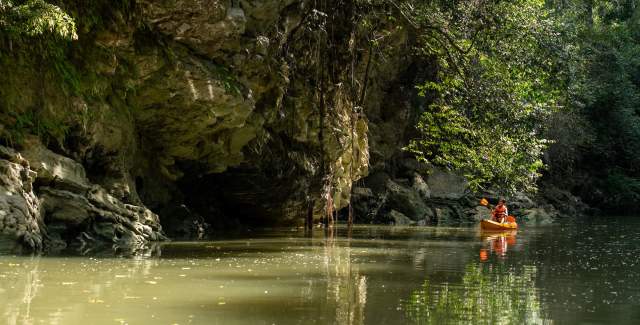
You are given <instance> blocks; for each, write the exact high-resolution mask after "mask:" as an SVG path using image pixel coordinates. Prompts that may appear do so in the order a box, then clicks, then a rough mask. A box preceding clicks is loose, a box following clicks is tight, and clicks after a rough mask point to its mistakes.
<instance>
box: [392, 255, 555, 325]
mask: <svg viewBox="0 0 640 325" xmlns="http://www.w3.org/2000/svg"><path fill="white" fill-rule="evenodd" d="M536 273H537V271H536V268H535V267H533V266H529V267H524V268H522V269H521V270H519V271H515V270H503V269H500V268H499V267H494V266H491V265H487V264H475V263H474V264H469V265H467V267H466V269H465V273H464V276H463V278H462V283H459V284H458V283H441V284H438V283H432V282H431V281H430V280H428V279H427V280H425V281H424V283H423V284H422V286H420V287H419V288H418V289H416V290H414V291H413V292H412V293H411V295H410V297H409V299H407V300H404V301H402V307H403V309H404V310H405V313H406V315H407V318H409V319H410V320H412V321H414V322H416V323H419V324H451V323H465V324H478V323H486V324H540V323H543V320H544V319H543V318H544V316H543V315H542V312H541V308H540V299H539V295H538V291H537V290H536V286H535V277H536Z"/></svg>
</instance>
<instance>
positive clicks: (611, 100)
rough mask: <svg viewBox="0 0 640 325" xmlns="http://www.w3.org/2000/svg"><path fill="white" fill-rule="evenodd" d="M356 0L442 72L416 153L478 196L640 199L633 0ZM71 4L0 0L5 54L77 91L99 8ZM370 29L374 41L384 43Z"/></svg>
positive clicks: (598, 201)
mask: <svg viewBox="0 0 640 325" xmlns="http://www.w3.org/2000/svg"><path fill="white" fill-rule="evenodd" d="M354 1H355V3H354V5H355V6H356V8H357V10H359V11H361V13H362V14H361V15H362V17H364V18H363V19H362V22H361V23H362V24H363V26H364V28H374V27H371V25H367V24H369V23H370V22H372V21H374V20H375V19H379V18H380V17H385V18H386V19H387V20H388V21H392V22H395V23H396V24H397V25H398V26H400V27H402V28H410V29H412V30H413V32H414V33H415V35H416V37H417V39H418V44H419V45H418V46H417V47H416V48H415V51H416V55H420V56H424V57H425V58H429V59H430V60H432V61H433V62H436V67H437V74H436V75H437V77H436V78H435V79H434V80H431V81H429V82H426V83H424V84H418V85H415V86H416V87H417V88H418V89H419V91H420V94H421V95H422V96H424V97H426V98H427V99H428V100H427V102H428V103H429V104H427V105H426V107H423V108H421V109H422V110H423V113H422V116H421V118H420V119H419V122H418V123H417V125H416V128H417V130H418V131H419V132H418V134H419V136H417V137H416V138H415V139H413V140H412V141H411V142H410V144H409V145H408V146H407V148H406V149H407V150H409V151H411V152H413V153H415V155H416V156H417V157H418V158H419V159H421V160H424V161H427V162H430V163H433V164H435V165H439V166H444V167H447V168H449V169H453V170H458V171H461V172H462V173H463V174H464V175H465V176H466V177H467V178H468V179H469V180H470V181H471V186H472V188H474V189H476V190H479V191H482V190H487V189H491V188H493V189H500V190H501V191H506V192H516V191H535V190H536V189H537V188H538V186H539V184H540V182H542V184H545V186H554V187H558V188H563V189H568V190H570V191H571V192H572V193H574V194H576V195H578V196H580V197H582V198H583V199H584V200H585V201H586V202H587V203H589V204H592V205H595V206H601V207H606V208H612V209H615V210H617V211H628V209H634V208H636V206H637V202H638V201H640V105H639V103H640V92H639V89H638V88H639V86H640V3H639V2H638V1H636V0H548V1H543V0H514V1H500V0H478V1H467V0H463V1H458V0H431V1H415V0H404V1H402V0H389V1H379V0H354ZM113 5H114V6H116V5H117V6H127V7H133V6H134V5H135V4H132V3H129V2H127V3H126V4H122V3H120V2H118V3H117V4H115V3H114V4H113ZM65 7H70V8H76V9H77V8H81V7H82V5H74V6H65V5H64V4H62V3H59V2H58V1H50V2H46V1H43V0H27V1H21V0H9V1H7V0H2V1H0V35H1V36H0V37H1V40H0V42H1V44H2V49H1V50H0V55H1V56H3V58H2V59H3V60H7V54H8V53H10V51H12V48H13V46H15V44H17V43H20V42H23V43H29V42H31V43H32V46H34V47H35V48H37V51H38V52H39V53H40V55H42V56H43V57H44V58H46V60H44V61H43V62H47V63H51V64H54V65H55V67H56V71H58V72H59V73H60V74H61V79H62V80H63V81H67V82H69V83H70V85H71V86H70V89H71V90H72V91H73V89H80V88H82V87H81V85H77V84H75V83H77V82H78V81H77V80H76V79H74V78H73V77H72V76H68V75H67V74H69V73H70V72H69V70H68V69H65V65H64V55H65V49H67V48H68V47H70V46H73V44H74V43H73V42H74V40H76V39H77V37H78V36H77V31H76V28H79V27H78V26H77V25H76V24H77V23H78V20H79V19H80V20H83V19H85V20H88V21H91V19H90V17H88V15H91V13H82V12H65V9H64V8H65ZM83 14H86V15H87V16H82V15H83ZM74 17H75V18H74ZM93 23H94V24H97V23H99V22H93ZM82 24H84V27H85V28H88V27H87V26H90V25H91V24H90V23H87V22H86V21H85V22H82ZM372 35H373V36H372V38H371V43H372V46H379V47H384V43H379V42H378V39H376V37H374V36H380V35H376V34H375V33H372ZM16 123H22V124H23V125H22V127H25V128H29V127H31V128H36V127H38V128H42V127H43V125H44V130H42V133H47V132H49V133H51V132H54V131H55V130H56V128H55V127H46V126H47V124H46V123H33V122H32V121H22V122H21V121H16ZM56 136H59V135H56ZM540 179H542V181H540Z"/></svg>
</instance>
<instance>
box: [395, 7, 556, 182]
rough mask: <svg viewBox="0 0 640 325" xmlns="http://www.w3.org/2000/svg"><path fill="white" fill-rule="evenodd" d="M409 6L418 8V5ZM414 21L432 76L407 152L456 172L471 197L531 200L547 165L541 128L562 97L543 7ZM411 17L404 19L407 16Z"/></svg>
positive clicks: (438, 14) (438, 12) (446, 13)
mask: <svg viewBox="0 0 640 325" xmlns="http://www.w3.org/2000/svg"><path fill="white" fill-rule="evenodd" d="M414 5H415V4H414ZM416 6H417V8H415V9H414V10H412V11H411V12H412V13H413V14H412V16H411V18H409V19H410V21H412V23H413V24H414V25H415V26H416V28H417V30H418V31H419V32H420V37H421V41H422V43H421V44H422V46H421V47H420V49H419V50H420V51H421V52H422V53H423V54H424V55H426V56H429V57H433V58H435V59H436V61H437V64H438V75H437V79H436V80H434V81H429V82H427V83H425V84H423V85H419V86H418V89H419V90H420V94H421V95H423V96H426V97H428V98H429V99H431V100H432V104H431V105H429V106H428V107H427V108H426V109H425V111H424V113H423V115H422V117H421V120H420V122H419V124H418V130H419V131H420V137H418V138H417V139H414V140H413V141H411V143H410V144H409V146H408V150H410V151H411V152H413V153H415V154H416V156H417V157H418V158H419V159H421V160H424V161H427V162H429V163H432V164H435V165H439V166H443V167H446V168H449V169H453V170H458V171H460V172H462V173H463V174H464V176H465V177H467V179H468V180H469V181H470V185H471V188H472V190H481V189H483V188H487V187H490V186H493V187H496V188H498V189H499V190H500V191H502V192H511V193H512V192H515V191H522V190H524V191H533V190H535V189H536V185H535V184H536V183H535V180H536V179H537V178H538V177H539V176H540V169H541V168H542V167H543V166H544V165H543V163H542V160H541V157H542V153H543V150H544V148H545V146H546V143H547V141H546V140H545V139H543V137H542V134H541V126H542V125H543V123H544V121H545V119H546V118H547V116H548V115H549V113H550V112H552V111H554V110H556V109H557V108H558V106H559V102H560V100H561V98H562V96H561V95H562V91H561V90H560V89H559V88H558V87H559V86H561V85H562V82H561V80H559V79H558V77H557V74H556V73H555V72H556V70H557V69H558V68H557V67H558V62H556V61H555V59H554V58H555V57H556V56H557V55H558V53H561V52H562V49H557V48H556V47H555V46H554V45H553V44H554V43H555V42H557V41H558V40H559V33H558V31H557V29H558V26H556V25H555V24H554V21H553V20H551V19H549V13H548V11H547V10H546V9H545V7H544V4H543V3H542V2H541V1H534V0H518V1H510V2H489V3H482V4H478V3H475V2H469V1H432V2H428V3H427V4H426V5H416ZM408 12H409V11H405V14H406V15H408Z"/></svg>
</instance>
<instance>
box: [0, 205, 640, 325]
mask: <svg viewBox="0 0 640 325" xmlns="http://www.w3.org/2000/svg"><path fill="white" fill-rule="evenodd" d="M639 322H640V220H636V219H633V218H600V219H591V220H589V221H583V222H567V223H566V224H562V223H561V224H558V225H554V226H548V227H522V228H521V229H520V230H519V231H518V232H517V233H484V232H481V231H480V230H479V229H478V228H477V227H457V228H441V227H387V226H356V227H354V228H353V229H352V231H351V234H349V231H348V230H347V229H346V228H344V227H339V228H338V229H336V230H335V234H326V233H325V232H324V231H323V230H322V229H316V230H314V232H313V233H312V234H310V235H309V234H305V233H304V232H303V231H302V230H298V229H277V230H263V231H257V232H253V233H251V234H243V235H239V236H236V237H233V238H228V239H225V240H218V241H210V242H170V243H163V244H159V245H155V246H153V247H151V248H149V249H148V250H146V251H143V252H139V253H137V254H133V255H130V254H127V253H118V252H115V253H113V252H104V251H101V252H93V251H91V250H88V251H87V250H85V251H83V255H79V254H63V255H60V254H59V255H55V256H14V255H9V254H5V255H3V256H0V323H2V324H407V323H408V324H412V323H413V324H430V323H433V324H442V323H469V324H477V323H490V324H497V323H512V324H524V323H529V324H548V323H560V324H573V323H576V324H585V323H594V324H597V323H610V324H624V323H628V324H637V323H639Z"/></svg>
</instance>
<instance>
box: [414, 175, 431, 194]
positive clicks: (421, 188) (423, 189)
mask: <svg viewBox="0 0 640 325" xmlns="http://www.w3.org/2000/svg"><path fill="white" fill-rule="evenodd" d="M411 187H412V188H413V189H414V190H415V191H416V192H418V194H420V196H421V197H422V198H423V199H428V198H431V189H430V188H429V185H427V182H425V181H424V179H423V178H422V176H420V174H418V173H413V179H412V186H411Z"/></svg>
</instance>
